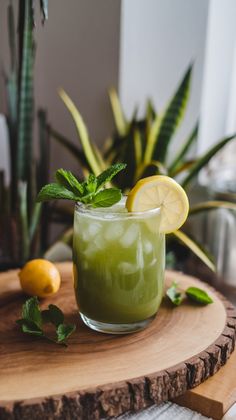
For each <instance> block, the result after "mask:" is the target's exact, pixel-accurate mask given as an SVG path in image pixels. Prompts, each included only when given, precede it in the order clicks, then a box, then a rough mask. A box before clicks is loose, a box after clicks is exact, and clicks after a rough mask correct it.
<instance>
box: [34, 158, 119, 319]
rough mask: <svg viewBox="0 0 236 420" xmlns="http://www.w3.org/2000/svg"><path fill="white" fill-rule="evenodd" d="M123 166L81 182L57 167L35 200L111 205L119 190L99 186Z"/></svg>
mask: <svg viewBox="0 0 236 420" xmlns="http://www.w3.org/2000/svg"><path fill="white" fill-rule="evenodd" d="M125 167H126V164H125V163H116V164H114V165H112V166H111V167H110V168H108V169H106V170H105V171H103V172H102V173H101V174H100V175H98V177H96V176H95V175H94V174H90V175H89V177H88V178H87V180H86V181H84V182H83V183H82V184H81V183H80V182H79V181H78V180H77V179H76V178H75V176H74V175H73V174H72V173H71V172H70V171H66V170H64V169H58V170H57V171H56V174H55V177H56V183H52V184H47V185H45V186H44V187H43V188H42V189H41V191H40V192H39V194H38V196H37V201H38V202H40V201H48V200H58V199H65V200H72V201H80V202H81V203H84V204H92V205H93V207H109V206H112V205H113V204H115V203H116V202H117V201H119V200H120V199H121V191H120V190H118V189H116V188H109V189H108V190H106V191H109V192H108V193H105V192H104V190H101V188H102V187H104V185H105V184H106V183H107V182H109V181H110V180H111V179H112V178H113V177H114V176H115V175H116V174H117V173H118V172H120V171H121V170H122V169H124V168H125ZM45 316H46V315H45Z"/></svg>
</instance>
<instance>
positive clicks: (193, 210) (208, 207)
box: [189, 200, 236, 216]
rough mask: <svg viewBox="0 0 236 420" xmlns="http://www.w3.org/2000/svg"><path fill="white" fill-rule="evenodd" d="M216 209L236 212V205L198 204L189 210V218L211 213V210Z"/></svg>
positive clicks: (208, 202) (219, 203)
mask: <svg viewBox="0 0 236 420" xmlns="http://www.w3.org/2000/svg"><path fill="white" fill-rule="evenodd" d="M216 209H227V210H234V211H236V203H233V202H231V201H217V200H212V201H204V202H203V203H198V204H195V205H193V206H191V208H190V209H189V216H191V215H193V214H196V213H201V212H202V211H210V210H216Z"/></svg>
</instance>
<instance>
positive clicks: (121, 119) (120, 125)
mask: <svg viewBox="0 0 236 420" xmlns="http://www.w3.org/2000/svg"><path fill="white" fill-rule="evenodd" d="M108 93H109V98H110V102H111V107H112V112H113V117H114V121H115V125H116V129H117V132H118V134H119V135H120V136H125V134H126V133H127V122H126V119H125V116H124V113H123V110H122V107H121V103H120V100H119V97H118V95H117V92H116V90H115V89H114V88H111V89H109V92H108Z"/></svg>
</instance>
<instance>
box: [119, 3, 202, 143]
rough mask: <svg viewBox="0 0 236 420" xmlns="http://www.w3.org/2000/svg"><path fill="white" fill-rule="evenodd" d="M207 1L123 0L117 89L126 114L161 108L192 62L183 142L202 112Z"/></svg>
mask: <svg viewBox="0 0 236 420" xmlns="http://www.w3.org/2000/svg"><path fill="white" fill-rule="evenodd" d="M207 12H208V0H197V1H196V0H128V1H127V0H123V1H122V21H121V45H120V78H119V90H120V95H121V100H122V103H123V106H124V108H125V110H126V112H127V113H128V114H129V115H130V114H131V113H132V110H133V109H134V106H135V105H136V104H140V105H141V108H142V109H143V108H144V104H145V100H146V98H147V97H151V98H152V99H153V100H154V103H155V105H156V107H157V108H158V109H161V108H163V107H164V106H165V105H166V104H167V101H168V100H169V98H170V97H171V95H172V94H173V93H174V91H175V89H176V87H177V85H178V83H179V82H180V79H181V78H182V77H183V74H184V72H185V71H186V69H187V67H188V66H189V64H190V62H191V61H192V60H194V62H195V64H194V73H193V83H192V90H191V99H190V103H189V107H188V110H187V114H186V119H185V121H184V123H183V125H182V126H181V128H180V129H179V132H178V135H177V137H176V141H177V142H178V143H179V142H181V141H182V140H184V138H185V136H186V135H187V134H188V133H189V132H190V130H191V129H192V127H193V125H194V124H195V122H196V120H197V118H198V116H199V110H200V99H201V86H202V75H203V61H204V49H205V38H206V25H207Z"/></svg>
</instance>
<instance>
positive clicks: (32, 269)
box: [19, 259, 61, 297]
mask: <svg viewBox="0 0 236 420" xmlns="http://www.w3.org/2000/svg"><path fill="white" fill-rule="evenodd" d="M19 278H20V284H21V287H22V289H23V290H24V292H25V293H27V294H28V295H30V296H38V297H47V296H50V295H53V294H54V293H56V292H57V291H58V290H59V288H60V284H61V276H60V273H59V271H58V269H57V267H56V266H55V265H54V264H53V263H51V262H50V261H47V260H43V259H35V260H31V261H29V262H27V263H26V264H25V265H24V267H23V268H22V270H21V271H20V272H19Z"/></svg>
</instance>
